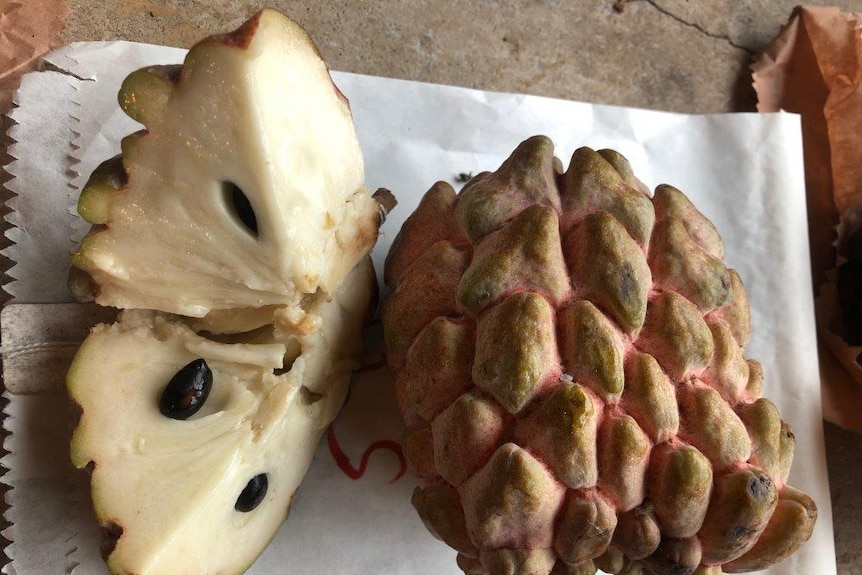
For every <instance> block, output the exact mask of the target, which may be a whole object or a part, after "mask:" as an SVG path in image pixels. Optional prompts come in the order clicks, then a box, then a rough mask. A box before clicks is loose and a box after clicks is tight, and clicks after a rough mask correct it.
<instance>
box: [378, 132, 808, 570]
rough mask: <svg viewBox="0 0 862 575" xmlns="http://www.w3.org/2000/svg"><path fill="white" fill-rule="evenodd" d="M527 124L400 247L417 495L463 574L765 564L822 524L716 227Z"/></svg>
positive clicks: (395, 344)
mask: <svg viewBox="0 0 862 575" xmlns="http://www.w3.org/2000/svg"><path fill="white" fill-rule="evenodd" d="M557 166H559V162H558V161H557V160H555V158H554V151H553V145H552V143H551V142H550V141H549V140H548V139H547V138H545V137H541V136H539V137H533V138H530V139H528V140H526V141H525V142H523V143H522V144H521V145H519V146H518V148H517V149H516V150H515V151H514V153H513V154H512V155H511V156H510V157H509V158H508V159H507V160H506V161H505V162H504V163H503V164H502V166H500V168H499V169H498V170H497V171H496V172H493V173H482V174H479V175H478V176H476V177H475V178H473V179H472V180H471V181H470V182H469V183H467V184H466V185H465V187H464V189H463V190H462V191H461V192H460V193H459V194H457V195H456V194H455V193H454V191H453V190H452V188H451V187H450V186H449V185H447V184H445V183H438V184H436V185H435V186H434V187H432V188H431V190H430V191H429V192H428V193H427V194H426V195H425V196H424V198H423V199H422V202H421V203H420V205H419V207H418V209H417V210H416V212H415V213H413V214H412V215H411V216H410V217H409V218H408V220H407V221H406V223H405V224H404V226H403V228H402V229H401V231H400V233H399V235H398V237H397V238H396V239H395V242H394V245H393V248H392V250H391V251H390V253H389V257H388V259H387V262H386V270H385V278H386V282H387V284H388V285H390V286H391V287H392V289H393V292H392V294H391V297H390V299H389V300H388V301H387V302H386V303H385V305H384V308H383V327H384V335H385V340H386V346H387V357H388V361H389V364H390V366H391V368H392V370H393V372H394V374H395V383H396V390H397V393H398V400H399V404H400V407H401V410H402V412H403V415H404V417H405V420H406V422H407V424H408V426H407V428H406V431H405V434H404V438H403V443H404V450H405V455H406V456H407V460H408V462H409V464H410V466H411V468H412V470H413V471H414V473H415V474H416V476H417V477H418V479H419V482H420V486H419V487H417V488H416V490H415V492H414V495H413V504H414V506H415V507H416V509H417V511H418V512H419V516H420V517H421V519H422V521H423V522H424V523H425V525H426V526H427V527H428V529H429V530H430V531H431V532H432V533H433V534H434V535H435V536H437V537H438V538H440V539H442V540H443V541H444V542H446V543H447V544H448V545H450V546H451V547H453V548H454V549H456V550H457V551H458V559H457V561H458V565H459V566H460V567H461V569H463V570H464V572H465V573H467V574H469V575H548V574H553V575H576V574H577V575H582V574H593V573H595V572H596V570H597V569H601V570H602V571H605V572H608V573H619V574H626V575H636V574H641V573H651V574H654V575H686V574H691V573H697V574H700V575H707V574H710V575H711V574H718V573H722V572H726V573H734V572H742V571H751V570H757V569H762V568H765V567H767V566H769V565H771V564H773V563H775V562H777V561H781V560H782V559H784V558H786V557H787V556H788V555H790V554H791V553H793V552H794V551H795V550H796V549H797V548H798V547H799V546H800V545H801V544H802V543H804V542H805V541H807V540H808V538H809V537H810V536H811V532H812V529H813V527H814V523H815V520H816V517H817V508H816V506H815V504H814V501H813V500H812V499H811V498H810V497H809V496H808V495H806V494H804V493H801V492H800V491H798V490H796V489H794V488H793V487H791V486H790V485H788V484H787V483H786V480H787V476H788V473H789V470H790V464H791V460H792V458H793V450H794V445H795V443H794V437H793V434H792V433H791V430H790V427H789V426H788V425H787V424H786V423H785V422H783V421H782V420H781V418H780V416H779V413H778V410H777V409H776V407H775V405H774V404H773V403H772V402H770V401H769V400H768V399H765V398H762V397H761V390H762V381H763V373H762V370H761V367H760V365H759V364H758V363H757V362H756V361H754V360H746V359H745V358H744V357H743V352H742V349H743V347H744V346H745V345H746V343H747V342H748V338H749V329H750V325H749V309H748V301H747V299H746V295H745V291H744V289H743V286H742V282H741V281H740V278H739V276H738V275H737V274H736V272H734V271H733V270H731V269H728V268H727V267H726V266H725V265H724V263H722V258H723V256H724V245H723V243H722V240H721V238H720V237H719V234H718V233H717V231H716V229H715V227H714V226H713V225H712V224H711V223H710V222H709V221H708V220H707V219H706V218H705V217H704V216H703V215H702V214H701V213H700V212H699V211H698V210H697V209H696V208H695V207H694V206H693V205H692V203H691V202H690V201H689V200H688V199H687V198H686V196H684V195H683V194H682V193H681V192H680V191H679V190H677V189H675V188H673V187H671V186H667V185H662V186H659V187H658V188H657V189H656V190H655V194H654V195H653V196H652V197H650V195H648V194H647V193H646V189H645V187H644V186H643V184H641V183H640V182H639V181H638V180H637V179H636V178H635V176H634V175H633V174H632V169H631V167H630V166H629V164H628V162H627V160H626V159H625V158H623V157H622V156H621V155H620V154H618V153H617V152H614V151H612V150H601V151H598V152H596V151H593V150H591V149H588V148H581V149H579V150H577V151H576V152H575V153H574V155H573V157H572V159H571V163H570V164H569V167H568V170H567V171H566V172H565V173H560V172H561V170H560V169H558V168H557Z"/></svg>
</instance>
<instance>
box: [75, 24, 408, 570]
mask: <svg viewBox="0 0 862 575" xmlns="http://www.w3.org/2000/svg"><path fill="white" fill-rule="evenodd" d="M119 100H120V105H121V107H122V109H123V110H124V111H125V112H126V113H127V114H128V115H129V116H131V117H132V118H134V119H136V120H138V121H140V122H141V123H143V124H144V126H145V127H146V130H144V131H142V132H140V133H137V134H133V135H131V136H128V137H127V138H125V139H124V140H123V142H122V155H121V156H119V157H117V158H113V159H110V160H107V161H106V162H105V163H103V164H102V165H101V166H100V167H99V168H98V169H97V170H95V172H94V173H93V174H92V176H91V177H90V180H89V182H88V183H87V185H86V186H85V188H84V190H83V191H82V193H81V197H80V200H79V203H78V209H79V212H80V214H81V216H82V217H83V218H84V219H85V220H86V221H88V222H89V223H91V224H92V225H93V227H92V230H91V232H90V233H89V234H88V235H87V236H86V237H85V238H84V239H83V241H82V243H81V245H80V246H79V248H78V250H77V251H76V252H75V254H74V255H73V258H72V263H73V266H74V268H73V270H72V272H71V274H70V286H71V287H72V289H73V291H74V292H75V293H76V294H77V295H79V296H82V297H90V296H92V297H95V299H96V302H97V303H99V304H101V305H111V306H115V307H119V308H122V309H123V311H122V313H121V314H120V318H119V320H118V321H117V322H116V323H114V324H112V325H99V326H97V327H95V328H94V329H93V331H92V332H91V334H90V335H89V336H88V338H87V339H86V340H85V342H84V343H83V345H82V346H81V348H80V349H79V351H78V352H77V354H76V356H75V359H74V361H73V362H72V365H71V367H70V369H69V371H68V374H67V388H68V392H69V395H70V397H71V399H72V401H73V402H74V404H75V406H76V407H77V408H78V411H79V419H78V421H77V424H76V427H75V431H74V433H73V437H72V442H71V458H72V462H73V463H74V465H75V466H76V467H78V468H85V469H87V470H88V471H89V472H90V487H91V495H92V502H93V509H94V511H95V515H96V520H97V521H98V524H99V526H100V527H101V529H102V530H103V533H104V536H105V539H104V543H103V545H102V549H101V551H102V556H103V558H104V559H105V561H106V563H107V567H108V569H109V570H110V572H111V573H112V574H114V575H174V574H175V575H188V574H190V573H196V574H200V575H230V574H238V573H242V572H244V571H245V570H246V569H248V567H249V566H250V565H251V564H252V563H253V562H254V561H255V559H256V558H257V557H258V556H259V555H260V554H261V553H262V552H263V550H264V549H265V547H266V546H267V544H268V543H269V542H270V540H271V539H272V538H273V537H274V536H275V534H276V532H277V530H278V529H279V527H280V526H281V524H282V522H283V521H284V520H285V518H286V517H287V514H288V511H289V510H290V508H291V503H292V501H293V498H294V495H295V493H296V491H297V489H298V488H299V484H300V482H301V481H302V479H303V477H304V476H305V474H306V471H307V470H308V468H309V466H310V465H311V461H312V459H313V457H314V455H315V454H316V452H317V449H318V445H319V443H320V439H321V437H322V435H323V433H324V431H325V430H326V428H327V426H328V425H329V424H330V423H331V422H332V421H333V419H334V418H335V416H336V415H337V414H338V412H339V410H340V408H341V407H342V405H343V403H344V401H345V399H346V396H347V391H348V385H349V382H350V379H351V376H352V372H353V370H355V369H356V368H357V367H358V366H359V363H360V360H361V357H362V355H363V352H364V344H363V339H362V332H363V329H364V327H365V326H366V325H367V322H368V319H369V315H370V310H371V306H372V302H373V300H374V298H375V297H376V291H377V283H376V276H375V272H374V268H373V265H372V261H371V258H370V255H369V253H370V251H371V248H372V247H373V245H374V243H375V241H376V239H377V234H378V228H379V225H380V224H381V221H382V217H383V215H384V213H385V212H386V211H387V210H388V209H389V208H391V206H392V203H393V201H394V200H393V198H392V196H391V195H390V194H388V192H385V191H382V192H380V193H376V194H371V193H370V191H369V190H368V189H367V188H366V187H365V184H364V160H363V157H362V153H361V150H360V148H359V144H358V140H357V138H356V133H355V130H354V127H353V120H352V116H351V112H350V108H349V106H348V103H347V100H346V99H345V98H344V96H343V95H342V94H341V92H340V91H339V90H338V88H337V87H336V86H335V85H334V83H333V82H332V79H331V78H330V76H329V73H328V70H327V68H326V65H325V64H324V63H323V61H322V60H321V59H320V55H319V53H318V51H317V49H316V47H315V46H314V44H313V43H312V42H311V40H310V38H309V37H308V35H307V34H306V33H305V31H304V30H302V28H300V27H299V26H298V25H297V24H296V23H294V22H293V21H291V20H290V19H288V18H287V17H286V16H285V15H283V14H281V13H280V12H277V11H275V10H269V9H267V10H262V11H261V12H259V13H257V14H256V15H255V16H254V17H252V18H251V19H250V20H249V21H248V22H246V23H245V24H243V25H242V26H241V27H240V28H239V29H238V30H236V31H235V32H233V33H231V34H226V35H220V36H214V37H211V38H208V39H205V40H203V41H202V42H200V43H198V44H196V45H195V46H194V47H193V48H192V49H191V50H190V51H189V53H188V55H187V57H186V59H185V62H184V63H183V65H181V66H167V67H164V66H157V67H150V68H146V69H143V70H139V71H137V72H134V73H132V74H131V75H130V76H129V77H128V78H127V79H126V80H125V82H124V83H123V86H122V88H121V90H120V93H119Z"/></svg>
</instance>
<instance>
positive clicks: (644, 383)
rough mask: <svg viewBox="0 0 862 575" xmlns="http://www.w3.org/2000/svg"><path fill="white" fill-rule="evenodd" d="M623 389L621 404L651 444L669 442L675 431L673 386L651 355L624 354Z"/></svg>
mask: <svg viewBox="0 0 862 575" xmlns="http://www.w3.org/2000/svg"><path fill="white" fill-rule="evenodd" d="M625 390H626V391H625V393H624V394H623V396H622V401H621V402H620V405H621V406H622V408H623V409H624V410H625V411H626V412H627V413H628V414H629V415H631V416H632V417H634V418H635V420H636V421H637V422H638V424H639V425H640V426H641V429H643V430H644V432H645V433H646V434H647V436H648V437H649V438H650V440H651V441H652V442H653V443H656V444H658V443H662V442H664V441H668V440H670V439H671V438H673V437H674V436H675V435H676V434H677V432H678V431H679V410H677V406H676V389H675V388H674V386H673V384H672V383H671V382H670V380H669V379H668V377H667V375H665V373H664V372H663V371H662V369H661V366H659V364H658V362H657V361H656V360H655V358H654V357H652V356H651V355H649V354H646V353H639V352H634V353H631V354H629V356H627V357H626V361H625Z"/></svg>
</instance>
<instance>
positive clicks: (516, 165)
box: [455, 136, 560, 243]
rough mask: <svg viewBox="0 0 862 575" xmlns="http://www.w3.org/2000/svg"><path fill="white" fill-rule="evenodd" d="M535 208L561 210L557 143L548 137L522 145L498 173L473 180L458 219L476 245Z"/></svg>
mask: <svg viewBox="0 0 862 575" xmlns="http://www.w3.org/2000/svg"><path fill="white" fill-rule="evenodd" d="M531 206H545V207H547V208H549V209H550V210H551V211H554V212H557V213H559V211H560V198H559V191H558V190H557V184H556V172H555V171H554V144H553V143H552V142H551V140H549V139H548V138H546V137H544V136H535V137H532V138H529V139H527V140H525V141H524V142H522V143H521V144H520V145H519V146H518V147H517V148H516V149H515V151H514V152H513V153H512V155H511V156H509V158H508V159H507V160H506V161H505V162H503V164H502V165H501V166H500V168H499V169H498V170H497V171H496V172H492V173H490V172H489V173H484V174H481V175H479V176H477V177H475V178H473V179H472V180H471V181H470V182H469V183H468V184H467V185H466V186H465V187H464V189H463V190H461V193H460V194H459V201H458V205H457V206H456V208H455V216H456V218H457V220H458V223H459V224H460V225H461V228H462V229H464V230H466V233H467V235H468V236H469V238H470V241H471V242H473V243H476V242H478V241H479V240H480V239H481V238H483V237H485V236H486V235H487V234H489V233H491V232H493V231H495V230H498V229H500V228H501V227H503V225H504V224H505V223H506V222H508V221H509V220H511V219H513V218H515V217H516V216H517V215H518V214H520V213H521V212H522V211H524V210H525V209H527V208H529V207H531Z"/></svg>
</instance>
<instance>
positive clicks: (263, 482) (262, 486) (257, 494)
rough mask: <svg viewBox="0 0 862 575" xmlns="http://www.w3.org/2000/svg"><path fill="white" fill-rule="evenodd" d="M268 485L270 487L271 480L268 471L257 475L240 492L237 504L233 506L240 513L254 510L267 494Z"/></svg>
mask: <svg viewBox="0 0 862 575" xmlns="http://www.w3.org/2000/svg"><path fill="white" fill-rule="evenodd" d="M267 487H269V480H268V479H267V478H266V473H261V474H260V475H255V476H254V477H252V478H251V480H249V482H248V483H247V484H246V486H245V489H243V490H242V493H240V494H239V497H237V499H236V505H234V506H233V508H234V509H236V510H237V511H239V512H240V513H248V512H249V511H253V510H254V509H255V508H256V507H257V506H258V505H260V502H261V501H263V498H264V497H265V496H266V489H267Z"/></svg>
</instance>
